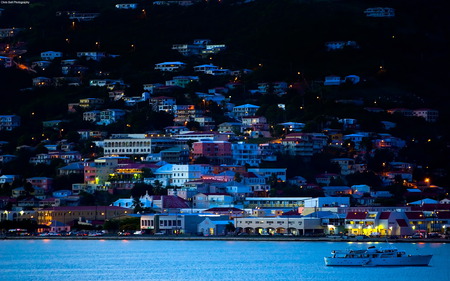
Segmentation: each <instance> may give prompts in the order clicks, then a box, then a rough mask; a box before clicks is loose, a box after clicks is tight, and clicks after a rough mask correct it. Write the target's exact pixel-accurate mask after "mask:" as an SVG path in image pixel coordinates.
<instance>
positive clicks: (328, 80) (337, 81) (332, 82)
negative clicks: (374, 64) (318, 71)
mask: <svg viewBox="0 0 450 281" xmlns="http://www.w3.org/2000/svg"><path fill="white" fill-rule="evenodd" d="M360 80H361V78H359V76H357V75H348V76H345V78H344V79H341V77H340V76H336V75H329V76H325V81H324V82H323V85H325V86H339V85H341V84H343V83H345V82H349V83H352V84H358V83H359V81H360Z"/></svg>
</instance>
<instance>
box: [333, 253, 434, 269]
mask: <svg viewBox="0 0 450 281" xmlns="http://www.w3.org/2000/svg"><path fill="white" fill-rule="evenodd" d="M431 258H432V255H409V256H402V257H382V258H332V257H325V265H327V266H427V265H428V264H429V263H430V261H431Z"/></svg>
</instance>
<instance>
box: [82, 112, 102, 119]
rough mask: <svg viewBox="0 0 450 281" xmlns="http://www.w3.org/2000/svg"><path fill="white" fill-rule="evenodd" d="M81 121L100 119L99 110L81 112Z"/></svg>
mask: <svg viewBox="0 0 450 281" xmlns="http://www.w3.org/2000/svg"><path fill="white" fill-rule="evenodd" d="M83 121H87V122H98V121H100V110H91V111H86V112H83Z"/></svg>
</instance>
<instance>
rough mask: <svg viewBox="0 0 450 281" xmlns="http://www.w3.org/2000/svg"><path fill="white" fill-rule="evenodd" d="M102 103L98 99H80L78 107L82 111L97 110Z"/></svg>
mask: <svg viewBox="0 0 450 281" xmlns="http://www.w3.org/2000/svg"><path fill="white" fill-rule="evenodd" d="M104 102H105V101H104V100H103V99H99V98H85V99H80V102H79V106H80V107H81V108H83V109H88V108H98V107H100V106H102V105H103V104H104Z"/></svg>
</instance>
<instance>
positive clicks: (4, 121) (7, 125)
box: [0, 115, 20, 131]
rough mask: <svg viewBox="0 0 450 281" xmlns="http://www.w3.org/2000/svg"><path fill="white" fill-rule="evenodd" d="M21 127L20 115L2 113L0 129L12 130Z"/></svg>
mask: <svg viewBox="0 0 450 281" xmlns="http://www.w3.org/2000/svg"><path fill="white" fill-rule="evenodd" d="M18 127H20V116H18V115H0V131H12V130H13V129H15V128H18Z"/></svg>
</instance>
